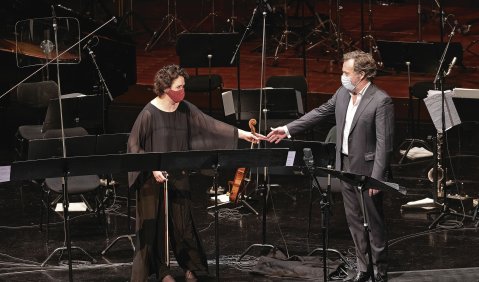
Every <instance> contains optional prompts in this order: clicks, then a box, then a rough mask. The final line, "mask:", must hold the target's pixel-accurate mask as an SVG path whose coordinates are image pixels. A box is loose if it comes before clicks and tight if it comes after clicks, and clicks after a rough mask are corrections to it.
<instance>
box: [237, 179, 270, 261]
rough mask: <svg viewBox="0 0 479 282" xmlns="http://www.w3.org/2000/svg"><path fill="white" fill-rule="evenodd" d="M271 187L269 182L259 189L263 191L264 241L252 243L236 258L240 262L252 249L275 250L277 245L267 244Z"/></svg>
mask: <svg viewBox="0 0 479 282" xmlns="http://www.w3.org/2000/svg"><path fill="white" fill-rule="evenodd" d="M269 189H270V186H269V184H267V183H264V184H263V185H262V188H259V189H258V190H259V191H260V193H261V196H262V197H263V212H262V216H263V220H262V229H261V230H262V232H261V234H262V237H263V241H262V242H263V243H261V244H259V243H257V244H252V245H250V246H249V247H248V248H247V249H246V250H245V251H244V252H243V253H242V254H241V255H240V256H239V257H238V259H237V260H236V261H237V262H240V261H241V259H242V258H243V257H244V256H245V255H247V254H248V253H249V251H250V250H252V249H254V248H261V249H262V250H264V249H269V250H273V249H276V247H275V246H273V245H271V244H266V211H267V209H268V206H267V204H268V196H269Z"/></svg>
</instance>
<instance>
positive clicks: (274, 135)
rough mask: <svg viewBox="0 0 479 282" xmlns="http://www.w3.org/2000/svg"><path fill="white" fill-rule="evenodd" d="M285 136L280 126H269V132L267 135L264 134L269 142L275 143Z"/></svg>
mask: <svg viewBox="0 0 479 282" xmlns="http://www.w3.org/2000/svg"><path fill="white" fill-rule="evenodd" d="M285 137H286V132H285V131H284V128H283V127H282V126H280V127H276V128H271V132H270V133H268V136H266V138H267V139H268V141H269V142H271V143H273V142H274V143H276V144H278V143H279V142H280V141H281V140H283V139H284V138H285Z"/></svg>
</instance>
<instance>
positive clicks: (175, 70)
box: [153, 65, 188, 96]
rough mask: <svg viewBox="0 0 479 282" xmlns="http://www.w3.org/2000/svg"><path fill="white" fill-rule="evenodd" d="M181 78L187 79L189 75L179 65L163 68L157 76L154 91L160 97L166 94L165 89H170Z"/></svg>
mask: <svg viewBox="0 0 479 282" xmlns="http://www.w3.org/2000/svg"><path fill="white" fill-rule="evenodd" d="M180 76H182V77H184V78H185V79H186V78H188V73H187V72H186V71H185V70H184V69H182V68H180V67H179V66H178V65H168V66H164V67H162V68H161V69H160V70H159V71H157V72H156V74H155V80H154V81H153V91H154V92H155V93H156V95H158V96H160V95H162V94H163V93H164V92H165V89H168V88H170V87H171V84H172V83H173V81H174V80H175V79H177V78H178V77H180Z"/></svg>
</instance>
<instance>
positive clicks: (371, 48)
mask: <svg viewBox="0 0 479 282" xmlns="http://www.w3.org/2000/svg"><path fill="white" fill-rule="evenodd" d="M371 2H372V0H368V3H369V4H368V34H367V35H364V24H363V23H364V20H363V14H364V13H361V49H362V50H365V47H366V46H365V44H364V41H365V40H367V47H368V52H369V54H371V56H373V58H375V61H376V65H377V66H378V67H379V68H380V67H382V66H383V62H382V60H381V55H380V54H379V48H378V45H377V44H376V39H375V38H374V35H373V32H372V29H373V8H372V3H371ZM363 6H364V0H361V11H363Z"/></svg>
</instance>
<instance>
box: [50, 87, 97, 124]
mask: <svg viewBox="0 0 479 282" xmlns="http://www.w3.org/2000/svg"><path fill="white" fill-rule="evenodd" d="M101 99H102V97H101V96H100V95H84V94H79V93H72V94H66V95H62V98H61V100H62V114H63V127H64V128H72V127H77V126H81V127H84V128H85V129H97V128H99V127H100V125H101V119H102V111H101V109H99V108H98V106H97V105H99V104H100V103H101ZM60 128H61V119H60V107H59V103H58V98H55V99H51V100H50V102H49V104H48V109H47V113H46V116H45V120H44V122H43V127H42V132H46V131H47V130H50V129H60Z"/></svg>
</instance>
